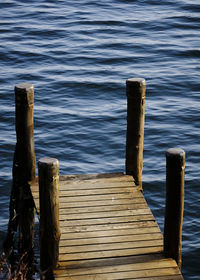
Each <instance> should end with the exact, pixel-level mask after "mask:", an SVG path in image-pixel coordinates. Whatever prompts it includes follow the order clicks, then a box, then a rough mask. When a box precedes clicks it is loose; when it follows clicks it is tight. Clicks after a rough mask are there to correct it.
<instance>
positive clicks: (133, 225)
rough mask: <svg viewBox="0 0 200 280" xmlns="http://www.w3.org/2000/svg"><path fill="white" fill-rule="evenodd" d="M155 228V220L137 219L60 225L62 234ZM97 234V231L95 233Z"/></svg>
mask: <svg viewBox="0 0 200 280" xmlns="http://www.w3.org/2000/svg"><path fill="white" fill-rule="evenodd" d="M152 227H153V228H155V227H157V229H158V230H160V229H159V228H158V226H157V224H156V222H155V221H137V222H129V223H123V222H122V223H113V224H103V225H85V226H83V225H73V226H71V225H68V224H67V225H65V226H63V227H62V234H63V233H68V232H91V231H92V232H96V231H102V230H103V231H105V230H106V231H107V230H108V231H109V230H120V229H132V230H133V232H135V231H136V229H138V230H140V229H141V228H146V229H148V228H152ZM97 234H98V233H97Z"/></svg>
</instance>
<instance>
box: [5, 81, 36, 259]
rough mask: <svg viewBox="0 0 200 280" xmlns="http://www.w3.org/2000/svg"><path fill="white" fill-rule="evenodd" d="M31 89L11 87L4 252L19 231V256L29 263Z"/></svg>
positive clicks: (31, 222)
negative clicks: (12, 140)
mask: <svg viewBox="0 0 200 280" xmlns="http://www.w3.org/2000/svg"><path fill="white" fill-rule="evenodd" d="M33 105H34V88H33V85H32V84H28V83H23V84H18V85H16V86H15V115H16V121H15V126H16V138H17V143H16V147H15V153H14V160H13V184H12V190H11V197H10V219H9V224H8V234H7V238H6V240H5V242H4V249H5V251H7V252H8V251H10V249H11V248H12V247H13V238H14V232H16V231H17V229H18V228H19V252H20V254H21V255H24V253H26V254H27V255H28V256H29V260H30V262H31V255H32V254H33V234H34V230H33V229H34V217H35V211H34V202H33V198H32V194H31V190H30V184H31V182H32V181H33V180H34V179H35V152H34V139H33Z"/></svg>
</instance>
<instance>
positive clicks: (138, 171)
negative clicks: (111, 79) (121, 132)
mask: <svg viewBox="0 0 200 280" xmlns="http://www.w3.org/2000/svg"><path fill="white" fill-rule="evenodd" d="M145 91H146V82H145V80H144V79H141V78H133V79H128V80H127V81H126V95H127V135H126V174H127V175H132V176H133V178H134V179H135V182H136V184H137V185H139V186H140V187H141V189H142V167H143V141H144V113H145Z"/></svg>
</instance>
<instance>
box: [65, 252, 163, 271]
mask: <svg viewBox="0 0 200 280" xmlns="http://www.w3.org/2000/svg"><path fill="white" fill-rule="evenodd" d="M160 260H163V254H162V253H155V254H144V255H130V256H122V257H120V256H119V257H117V258H116V257H113V258H112V257H110V258H100V259H86V260H84V259H83V260H69V261H67V262H65V263H63V262H62V261H60V269H64V267H65V265H66V267H67V269H80V268H93V267H104V266H119V265H127V264H137V263H141V264H143V263H148V262H157V261H160Z"/></svg>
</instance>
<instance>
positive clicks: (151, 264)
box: [55, 259, 177, 276]
mask: <svg viewBox="0 0 200 280" xmlns="http://www.w3.org/2000/svg"><path fill="white" fill-rule="evenodd" d="M169 267H177V265H176V262H175V261H174V260H172V259H158V260H154V261H148V262H142V263H141V262H140V263H131V264H123V265H117V266H101V267H92V268H91V267H90V268H80V269H68V271H67V273H66V270H64V269H60V270H57V271H55V274H56V275H60V276H61V275H62V276H65V275H66V276H67V275H69V274H70V275H71V276H72V275H91V274H93V275H94V274H102V273H113V272H122V271H126V272H127V271H141V270H146V269H160V268H169Z"/></svg>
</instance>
